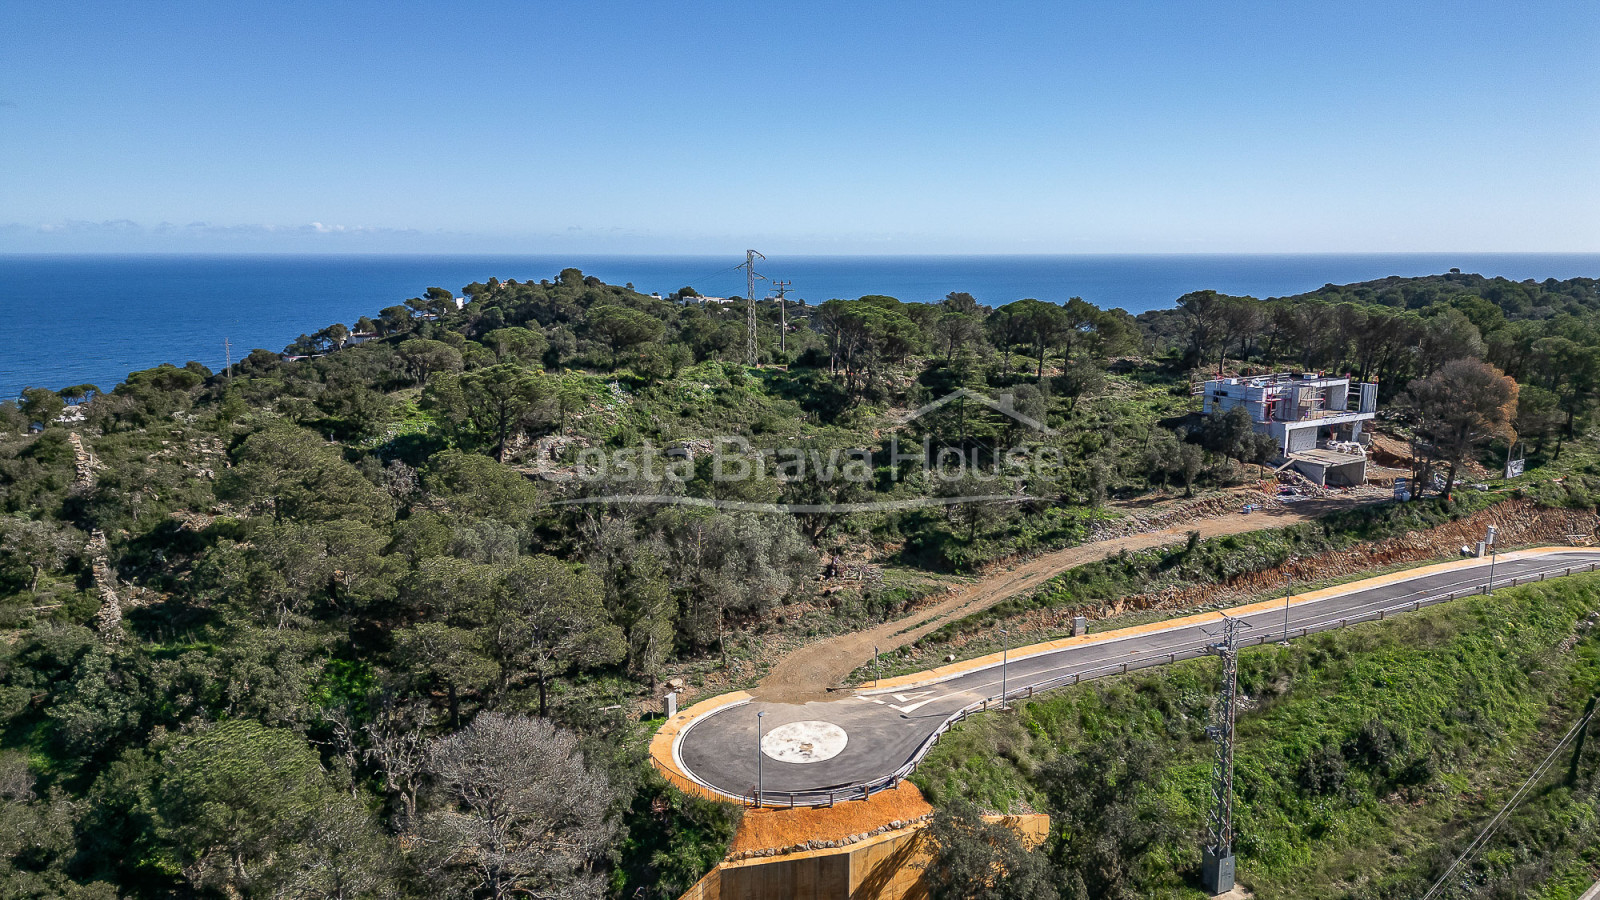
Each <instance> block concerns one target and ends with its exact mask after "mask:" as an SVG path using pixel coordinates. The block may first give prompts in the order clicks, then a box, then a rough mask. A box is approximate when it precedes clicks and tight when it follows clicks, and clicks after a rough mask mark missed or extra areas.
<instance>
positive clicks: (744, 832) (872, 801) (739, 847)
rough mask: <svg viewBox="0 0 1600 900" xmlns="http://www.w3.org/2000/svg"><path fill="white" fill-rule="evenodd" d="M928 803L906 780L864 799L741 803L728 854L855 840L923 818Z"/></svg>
mask: <svg viewBox="0 0 1600 900" xmlns="http://www.w3.org/2000/svg"><path fill="white" fill-rule="evenodd" d="M932 813H933V807H932V806H930V805H928V801H927V800H925V799H923V797H922V792H921V791H919V790H917V788H916V785H913V784H912V783H911V782H909V781H902V782H900V786H899V787H897V788H894V789H893V790H888V791H881V792H879V793H876V794H873V795H872V797H871V798H869V799H867V800H851V801H849V802H843V801H841V802H839V803H837V804H835V805H833V806H813V807H796V808H795V809H747V810H745V813H744V821H743V822H741V823H740V824H739V832H738V834H736V835H734V838H733V844H732V846H730V847H729V848H728V859H730V860H735V859H744V858H747V857H752V856H775V855H778V854H780V853H792V852H795V851H799V850H819V849H824V848H828V847H841V846H845V845H848V844H853V843H856V842H857V841H861V840H864V839H866V838H868V837H872V836H873V835H876V834H881V833H883V832H885V831H893V830H895V829H897V828H904V827H905V826H907V825H909V824H913V823H916V822H921V821H924V820H925V819H926V818H927V817H928V816H929V815H932Z"/></svg>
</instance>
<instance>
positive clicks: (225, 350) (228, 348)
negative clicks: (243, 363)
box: [222, 338, 233, 378]
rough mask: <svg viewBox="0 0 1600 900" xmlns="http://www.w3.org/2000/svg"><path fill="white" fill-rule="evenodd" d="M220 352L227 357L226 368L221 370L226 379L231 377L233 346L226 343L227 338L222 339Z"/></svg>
mask: <svg viewBox="0 0 1600 900" xmlns="http://www.w3.org/2000/svg"><path fill="white" fill-rule="evenodd" d="M222 352H223V353H225V354H227V356H228V367H227V368H225V369H223V370H222V373H223V377H224V378H226V377H229V376H231V375H233V345H232V344H230V343H228V339H227V338H223V339H222Z"/></svg>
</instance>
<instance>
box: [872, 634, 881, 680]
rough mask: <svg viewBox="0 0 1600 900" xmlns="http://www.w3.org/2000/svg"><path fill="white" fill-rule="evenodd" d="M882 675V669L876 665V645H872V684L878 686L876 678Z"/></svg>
mask: <svg viewBox="0 0 1600 900" xmlns="http://www.w3.org/2000/svg"><path fill="white" fill-rule="evenodd" d="M881 675H883V669H882V668H880V667H879V666H878V645H877V644H873V645H872V686H873V687H877V686H878V678H879V676H881Z"/></svg>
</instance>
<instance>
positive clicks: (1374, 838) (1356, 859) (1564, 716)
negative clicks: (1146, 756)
mask: <svg viewBox="0 0 1600 900" xmlns="http://www.w3.org/2000/svg"><path fill="white" fill-rule="evenodd" d="M1597 605H1600V578H1597V577H1592V576H1589V577H1575V578H1571V579H1563V580H1561V581H1556V582H1549V583H1545V584H1538V585H1529V586H1525V587H1520V588H1515V589H1512V590H1506V591H1497V592H1496V593H1495V594H1494V595H1492V596H1490V597H1487V598H1472V599H1466V600H1461V601H1457V602H1456V603H1453V604H1449V605H1445V606H1441V607H1437V608H1434V609H1431V610H1426V611H1424V612H1422V613H1418V614H1414V615H1408V616H1405V617H1402V618H1399V619H1395V620H1390V621H1388V622H1382V623H1373V624H1370V625H1362V626H1357V627H1354V628H1351V629H1349V630H1347V631H1342V632H1334V633H1327V634H1322V635H1316V636H1314V637H1312V638H1311V639H1308V640H1303V641H1298V642H1296V643H1295V644H1294V645H1293V646H1291V647H1288V648H1283V647H1277V646H1267V647H1263V648H1252V649H1250V650H1246V651H1244V652H1243V653H1242V654H1241V658H1240V667H1239V677H1240V688H1241V690H1242V692H1243V693H1244V694H1245V695H1246V696H1248V697H1249V698H1250V703H1249V709H1248V711H1247V712H1245V713H1244V714H1243V715H1242V716H1241V718H1240V720H1239V743H1238V756H1237V773H1238V774H1237V778H1238V805H1237V811H1238V812H1237V815H1238V832H1239V837H1238V843H1237V849H1238V853H1239V858H1240V863H1239V865H1240V872H1241V880H1242V881H1243V882H1244V883H1246V884H1248V885H1249V886H1250V887H1251V888H1252V889H1253V890H1255V891H1256V893H1257V896H1259V897H1262V898H1313V897H1315V898H1329V897H1348V898H1389V897H1405V896H1414V895H1417V894H1420V893H1421V891H1422V890H1425V888H1426V884H1427V883H1428V880H1429V879H1430V878H1431V877H1432V876H1433V874H1434V873H1435V872H1436V871H1437V870H1438V868H1439V867H1440V863H1441V862H1442V861H1443V860H1446V859H1448V858H1449V856H1451V855H1453V854H1454V853H1455V852H1456V851H1457V850H1458V849H1459V848H1460V847H1462V846H1464V845H1465V842H1467V841H1470V840H1471V837H1472V835H1473V834H1475V833H1476V831H1477V829H1478V827H1480V826H1481V824H1482V823H1484V822H1487V821H1488V819H1489V818H1490V817H1491V816H1492V815H1493V812H1494V811H1495V810H1496V809H1497V808H1498V807H1499V805H1500V804H1501V803H1503V802H1504V800H1505V799H1506V798H1507V797H1508V796H1510V794H1511V792H1512V791H1514V790H1515V788H1516V786H1517V785H1518V784H1520V783H1521V781H1522V779H1523V778H1524V777H1526V775H1527V773H1529V772H1531V770H1532V768H1533V766H1534V765H1535V764H1536V763H1537V761H1538V760H1539V759H1541V758H1542V757H1543V756H1544V754H1545V753H1546V752H1547V751H1548V748H1549V747H1550V746H1551V745H1552V744H1553V743H1554V741H1556V740H1557V739H1558V738H1559V736H1560V735H1561V734H1563V733H1565V731H1566V729H1567V728H1568V726H1569V725H1570V724H1571V723H1572V722H1573V721H1575V720H1576V718H1577V716H1578V715H1579V714H1580V712H1581V710H1582V707H1583V704H1584V701H1585V700H1586V698H1587V697H1588V696H1590V695H1591V694H1592V693H1594V692H1595V691H1597V690H1600V639H1597V638H1596V637H1595V636H1594V635H1593V634H1592V633H1591V632H1590V630H1589V627H1588V624H1589V620H1588V617H1589V615H1590V613H1591V611H1592V610H1594V609H1595V608H1596V606H1597ZM1216 671H1217V663H1216V662H1214V661H1212V660H1195V661H1190V662H1186V663H1181V664H1178V665H1176V666H1171V667H1167V668H1163V669H1158V670H1153V671H1150V672H1146V673H1140V674H1137V675H1130V676H1126V677H1122V678H1117V679H1113V680H1109V681H1104V682H1097V683H1094V684H1091V685H1085V686H1083V687H1081V688H1075V689H1070V690H1066V691H1062V692H1059V693H1056V694H1053V695H1050V696H1048V697H1043V698H1040V699H1036V700H1034V701H1032V702H1029V703H1026V704H1023V705H1022V706H1021V708H1020V710H1019V712H1018V713H1017V714H1016V715H1015V716H1012V717H1006V718H1002V717H999V716H993V715H991V716H986V717H982V718H977V719H973V720H969V721H968V722H967V723H964V724H963V725H961V726H959V727H958V728H956V729H955V730H954V731H953V732H952V733H951V734H949V735H948V736H946V737H945V738H944V739H943V740H942V741H941V742H940V744H939V746H938V747H937V748H936V749H935V750H934V752H933V753H932V754H931V756H930V757H929V759H928V760H927V762H926V763H925V764H924V765H923V766H922V768H921V769H920V770H919V771H918V773H917V774H916V775H915V776H914V780H915V781H916V782H917V783H918V785H919V786H920V787H922V788H923V790H924V791H925V792H927V794H928V795H929V797H930V798H931V799H932V800H933V802H934V803H935V804H936V805H939V804H944V803H948V802H950V801H951V800H952V799H953V798H956V797H965V798H970V799H972V800H975V801H977V802H978V803H980V804H981V805H984V806H987V807H990V808H993V809H996V810H1003V811H1019V810H1022V809H1027V808H1031V807H1038V808H1043V806H1044V798H1043V794H1042V792H1041V790H1040V788H1039V787H1038V785H1037V784H1036V783H1035V782H1034V780H1033V776H1034V775H1035V774H1036V772H1037V770H1038V767H1039V766H1040V764H1041V763H1042V762H1043V761H1044V760H1046V759H1048V758H1050V757H1051V756H1053V755H1055V754H1061V753H1067V754H1072V753H1083V752H1086V751H1087V750H1088V749H1089V748H1090V747H1091V746H1092V745H1094V744H1096V743H1097V742H1102V743H1115V742H1117V741H1122V740H1126V739H1128V738H1133V739H1142V740H1151V741H1154V742H1156V743H1158V744H1161V745H1163V746H1166V747H1169V748H1171V752H1170V754H1169V755H1168V756H1167V757H1166V761H1165V763H1164V764H1163V765H1162V766H1161V767H1160V768H1159V773H1158V775H1157V777H1156V778H1155V779H1154V780H1153V781H1152V782H1151V783H1149V784H1148V785H1147V788H1146V796H1145V797H1144V798H1143V799H1144V801H1145V802H1148V803H1150V804H1153V805H1154V804H1159V805H1162V806H1164V807H1165V808H1166V810H1167V815H1169V816H1170V817H1171V820H1172V821H1173V822H1174V823H1176V824H1177V825H1178V826H1179V831H1180V833H1181V834H1182V835H1184V837H1183V838H1181V839H1177V840H1173V841H1168V842H1166V843H1164V844H1163V845H1162V846H1161V847H1160V848H1159V851H1158V852H1156V853H1152V854H1148V856H1147V858H1146V859H1144V860H1142V861H1141V864H1140V867H1139V872H1140V874H1139V876H1138V878H1139V881H1140V882H1141V883H1140V885H1139V887H1140V890H1141V895H1143V896H1152V897H1199V896H1203V894H1201V893H1200V892H1199V891H1198V889H1197V888H1196V887H1195V886H1194V879H1193V875H1194V873H1195V872H1196V870H1197V869H1198V864H1199V852H1198V849H1197V848H1198V843H1199V841H1198V835H1199V834H1200V832H1201V829H1202V828H1203V824H1204V818H1205V811H1206V805H1207V803H1208V779H1209V775H1210V746H1209V744H1208V743H1207V742H1206V740H1205V736H1204V726H1205V723H1206V721H1207V713H1208V708H1209V703H1210V698H1211V693H1212V691H1213V689H1214V681H1215V678H1216ZM1593 744H1594V742H1593V741H1591V747H1592V746H1593ZM1597 759H1600V754H1596V753H1594V752H1593V751H1591V752H1590V753H1588V754H1586V757H1585V766H1584V772H1585V774H1584V776H1583V777H1581V778H1580V779H1579V782H1578V785H1577V787H1576V788H1575V789H1568V788H1567V787H1565V786H1563V785H1562V784H1561V783H1560V782H1561V780H1562V778H1561V776H1562V775H1563V774H1564V772H1565V769H1566V766H1565V760H1563V762H1562V764H1561V765H1558V766H1557V767H1556V769H1554V770H1552V774H1551V776H1550V777H1547V778H1546V779H1545V780H1544V782H1543V784H1542V786H1541V788H1540V790H1538V791H1537V792H1535V793H1534V794H1533V795H1532V796H1531V798H1530V799H1529V801H1528V802H1526V803H1525V804H1523V805H1522V806H1521V807H1520V808H1519V811H1518V812H1517V814H1516V815H1514V816H1512V817H1511V819H1510V820H1509V821H1508V822H1507V824H1506V826H1505V827H1504V828H1503V829H1502V831H1501V833H1500V834H1499V835H1498V836H1497V838H1496V839H1495V840H1494V841H1492V842H1491V843H1490V844H1489V845H1488V847H1487V848H1486V849H1485V852H1484V853H1482V854H1480V856H1479V859H1478V862H1477V864H1476V865H1475V867H1474V869H1473V872H1472V880H1473V881H1474V884H1475V887H1473V888H1472V889H1471V891H1470V892H1460V893H1457V894H1455V895H1453V896H1457V897H1468V896H1471V897H1498V896H1507V897H1509V896H1526V897H1534V898H1546V900H1558V898H1571V897H1576V896H1577V895H1578V894H1579V893H1581V890H1582V887H1583V886H1587V884H1588V883H1589V882H1590V881H1592V874H1593V872H1594V870H1595V867H1596V865H1597V863H1600V852H1597V849H1596V847H1595V839H1596V836H1597V834H1600V826H1597V808H1600V807H1597V800H1596V792H1595V782H1596V779H1595V777H1594V767H1595V763H1596V761H1597Z"/></svg>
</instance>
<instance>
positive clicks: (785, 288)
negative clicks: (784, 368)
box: [772, 281, 794, 362]
mask: <svg viewBox="0 0 1600 900" xmlns="http://www.w3.org/2000/svg"><path fill="white" fill-rule="evenodd" d="M791 284H794V282H792V281H774V282H773V283H772V287H773V288H774V289H775V290H776V291H777V294H778V353H779V354H785V353H788V352H789V342H788V337H789V304H788V302H787V301H785V300H784V299H783V295H784V294H787V293H789V285H791ZM785 361H786V362H787V360H785Z"/></svg>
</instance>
